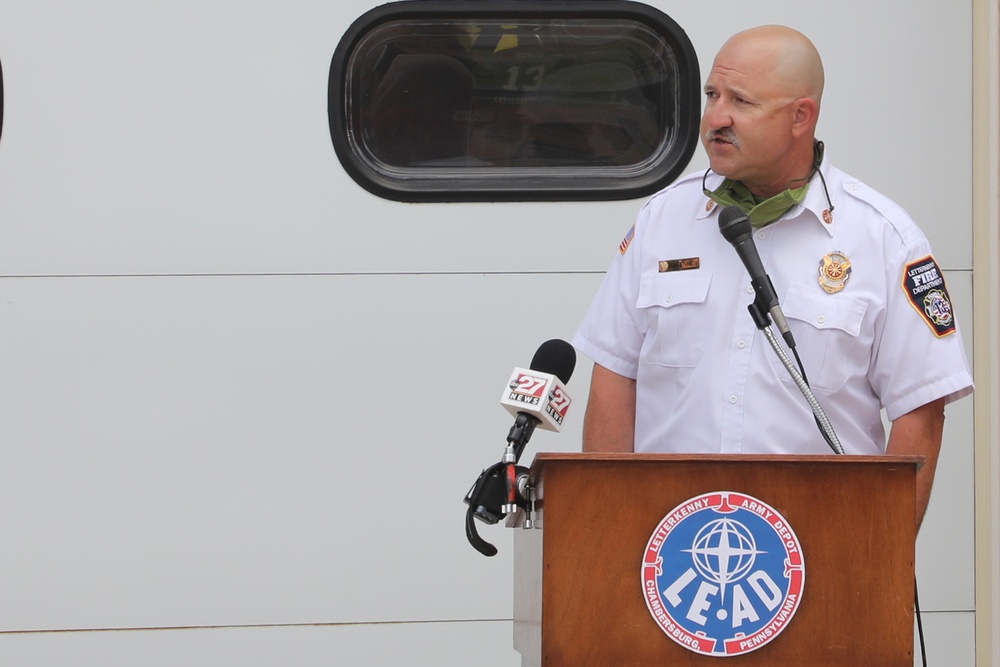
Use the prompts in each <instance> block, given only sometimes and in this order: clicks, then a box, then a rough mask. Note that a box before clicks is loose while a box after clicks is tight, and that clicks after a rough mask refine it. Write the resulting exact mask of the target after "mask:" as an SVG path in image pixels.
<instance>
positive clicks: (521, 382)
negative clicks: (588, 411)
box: [508, 373, 572, 425]
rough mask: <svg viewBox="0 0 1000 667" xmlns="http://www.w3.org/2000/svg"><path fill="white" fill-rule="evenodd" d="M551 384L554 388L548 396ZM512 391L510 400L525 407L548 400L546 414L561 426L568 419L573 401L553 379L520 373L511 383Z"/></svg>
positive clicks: (509, 396)
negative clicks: (568, 412) (567, 413)
mask: <svg viewBox="0 0 1000 667" xmlns="http://www.w3.org/2000/svg"><path fill="white" fill-rule="evenodd" d="M550 383H552V384H553V385H554V386H553V387H552V389H551V390H550V391H549V392H548V395H546V393H545V391H546V389H547V388H548V387H549V384H550ZM510 390H511V391H510V394H509V395H508V399H509V400H511V401H514V402H517V403H524V404H525V405H539V404H541V402H542V399H543V398H544V399H546V404H545V414H547V415H548V416H549V417H551V418H552V420H553V421H554V422H555V423H557V424H560V425H561V424H562V423H563V420H564V419H566V412H567V411H568V410H569V404H570V403H571V401H572V399H571V398H570V397H569V396H568V395H567V394H566V392H565V391H564V390H563V388H562V387H560V386H559V385H558V384H555V381H554V380H553V379H552V378H551V377H540V376H537V375H529V374H527V373H518V375H517V377H516V378H514V379H513V380H512V381H511V383H510Z"/></svg>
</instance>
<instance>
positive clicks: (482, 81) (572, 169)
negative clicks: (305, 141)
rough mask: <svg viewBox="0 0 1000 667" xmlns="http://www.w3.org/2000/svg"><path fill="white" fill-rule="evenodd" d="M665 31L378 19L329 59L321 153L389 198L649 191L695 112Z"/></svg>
mask: <svg viewBox="0 0 1000 667" xmlns="http://www.w3.org/2000/svg"><path fill="white" fill-rule="evenodd" d="M399 4H407V5H408V4H412V3H399ZM435 4H440V3H435ZM584 4H586V3H584ZM601 4H605V5H606V4H608V3H601ZM455 5H456V3H448V4H447V5H446V6H447V7H449V8H450V9H451V10H452V13H454V9H453V8H454V7H455ZM463 6H464V5H463ZM478 6H480V7H481V6H482V5H481V4H479V5H478ZM587 6H588V7H591V6H592V5H587ZM389 7H391V5H390V6H389ZM586 13H587V12H584V11H583V9H581V11H580V14H586ZM663 18H664V19H665V18H666V17H663ZM667 21H669V19H667ZM356 25H357V24H356ZM664 32H666V31H665V30H661V31H657V30H654V29H653V27H651V26H650V25H649V24H648V22H646V21H644V20H642V21H641V20H638V19H637V18H629V17H622V18H602V19H593V18H575V17H570V16H561V15H560V16H546V17H544V18H531V19H525V18H521V19H518V18H517V17H515V16H512V17H510V18H502V19H498V18H477V17H475V16H469V17H455V16H450V15H449V16H442V17H429V18H422V19H414V18H412V17H407V18H400V19H394V20H384V21H381V22H377V23H375V24H373V25H371V27H370V28H368V29H365V30H363V31H359V34H358V35H357V38H356V39H355V40H354V41H353V44H352V45H351V47H350V53H349V54H341V57H342V59H343V62H342V63H338V58H337V57H335V59H334V67H333V68H332V70H331V100H330V112H331V131H332V133H333V136H334V143H335V145H336V146H337V150H338V153H339V154H340V156H341V160H342V162H344V163H345V166H347V167H348V170H349V171H350V172H352V175H353V176H354V177H355V178H356V179H358V180H359V182H362V184H363V185H365V186H366V187H369V189H372V190H373V191H377V192H379V194H383V196H390V197H391V198H397V199H412V200H418V199H421V198H431V199H438V200H440V199H471V198H475V199H499V198H503V199H519V198H532V199H539V198H550V199H554V198H577V199H584V198H586V199H589V198H595V197H606V198H621V197H623V196H637V195H638V194H641V192H637V190H641V191H644V192H648V191H652V190H655V189H657V188H658V187H662V186H663V185H665V184H666V182H669V181H668V180H667V179H669V180H672V179H673V178H676V176H677V175H678V174H679V173H680V171H681V170H683V168H684V167H685V166H686V164H687V161H688V159H690V155H691V152H692V151H693V147H694V144H695V142H696V138H697V114H698V104H699V103H700V94H699V90H698V85H699V84H698V79H699V77H698V73H697V65H696V61H695V59H694V54H693V50H692V51H691V52H690V53H685V52H683V49H678V47H677V44H678V43H679V44H680V45H681V46H682V47H687V48H688V49H690V44H689V43H688V42H687V41H686V38H684V39H683V40H678V39H677V35H675V34H670V35H668V37H669V39H668V38H667V37H665V36H664ZM677 32H679V29H677ZM680 35H681V37H683V33H680ZM346 39H347V37H345V40H346ZM342 47H343V42H342ZM340 51H341V50H340V49H338V52H340ZM678 51H680V53H679V52H678ZM338 64H339V65H340V69H339V70H338ZM341 72H342V83H341V85H340V86H335V85H333V84H334V83H335V82H336V81H337V80H340V76H339V75H340V73H341ZM335 89H337V90H336V92H337V95H336V97H334V93H335ZM341 114H342V115H341ZM338 135H339V137H338ZM345 153H346V155H345ZM345 157H346V159H345ZM385 189H388V190H391V191H392V192H390V193H386V192H384V191H383V190H385ZM487 193H489V194H487ZM497 193H501V194H502V196H498V194H497Z"/></svg>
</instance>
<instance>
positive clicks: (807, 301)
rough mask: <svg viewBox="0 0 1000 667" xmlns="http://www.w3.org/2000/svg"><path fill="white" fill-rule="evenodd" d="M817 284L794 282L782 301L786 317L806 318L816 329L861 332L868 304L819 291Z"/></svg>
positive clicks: (850, 297) (855, 334) (851, 333)
mask: <svg viewBox="0 0 1000 667" xmlns="http://www.w3.org/2000/svg"><path fill="white" fill-rule="evenodd" d="M816 290H819V288H818V287H816V288H813V289H810V287H809V286H807V285H801V284H797V283H792V284H791V285H789V287H788V293H787V294H786V295H785V298H784V300H783V301H782V302H781V310H782V312H783V313H784V314H785V317H788V318H793V319H796V320H799V321H801V322H805V323H807V324H809V325H811V326H813V327H816V328H817V329H839V330H841V331H843V332H845V333H848V334H850V335H852V336H857V335H858V334H859V333H861V322H862V321H863V320H864V317H865V311H867V310H868V304H867V303H866V302H864V301H862V300H861V299H855V298H854V297H852V296H847V295H844V294H826V293H817V291H816Z"/></svg>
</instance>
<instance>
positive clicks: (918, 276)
mask: <svg viewBox="0 0 1000 667" xmlns="http://www.w3.org/2000/svg"><path fill="white" fill-rule="evenodd" d="M903 289H904V290H905V291H906V295H907V296H908V297H909V298H910V304H912V305H913V308H914V309H915V310H916V311H917V312H918V313H920V315H921V316H922V317H923V318H924V321H925V322H927V324H928V326H930V328H931V330H932V331H933V332H934V334H935V335H936V336H937V337H938V338H941V337H942V336H947V335H949V334H953V333H955V314H954V312H953V309H952V305H951V297H949V296H948V289H947V288H946V287H945V284H944V274H943V273H942V272H941V269H940V267H938V265H937V262H935V261H934V258H933V257H932V256H930V255H928V256H927V257H924V258H923V259H918V260H917V261H915V262H911V263H910V264H907V265H906V268H904V269H903Z"/></svg>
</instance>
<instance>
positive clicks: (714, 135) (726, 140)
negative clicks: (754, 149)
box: [708, 131, 739, 148]
mask: <svg viewBox="0 0 1000 667" xmlns="http://www.w3.org/2000/svg"><path fill="white" fill-rule="evenodd" d="M708 141H709V143H713V144H720V145H723V146H727V145H728V146H735V147H737V148H739V142H737V140H736V137H735V136H734V135H733V134H732V133H730V132H719V131H712V132H709V133H708Z"/></svg>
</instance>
